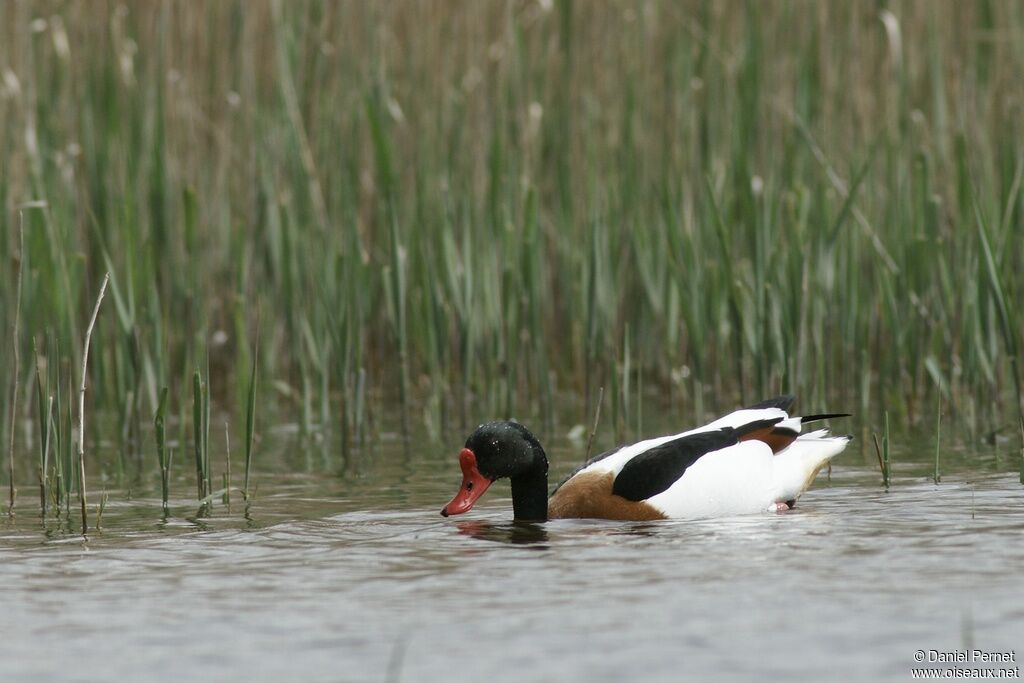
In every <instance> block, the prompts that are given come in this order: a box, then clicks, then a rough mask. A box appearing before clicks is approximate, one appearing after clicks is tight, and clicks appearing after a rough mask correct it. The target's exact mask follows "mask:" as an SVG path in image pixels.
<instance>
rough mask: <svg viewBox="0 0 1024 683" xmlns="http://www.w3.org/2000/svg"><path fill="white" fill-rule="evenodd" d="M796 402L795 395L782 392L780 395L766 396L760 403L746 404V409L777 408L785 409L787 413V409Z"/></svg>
mask: <svg viewBox="0 0 1024 683" xmlns="http://www.w3.org/2000/svg"><path fill="white" fill-rule="evenodd" d="M794 403H796V396H794V395H793V394H782V395H781V396H775V397H773V398H766V399H765V400H763V401H761V402H760V403H755V404H754V405H752V406H747V408H746V409H747V410H758V409H761V408H779V409H781V410H785V411H786V412H787V413H788V412H789V409H790V408H792V407H793V404H794Z"/></svg>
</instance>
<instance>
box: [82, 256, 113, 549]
mask: <svg viewBox="0 0 1024 683" xmlns="http://www.w3.org/2000/svg"><path fill="white" fill-rule="evenodd" d="M109 281H110V273H106V274H105V275H104V276H103V284H102V285H100V294H99V296H97V297H96V306H95V308H93V309H92V318H90V319H89V327H87V328H86V330H85V345H84V346H83V348H82V383H81V385H80V386H79V390H78V501H79V503H81V506H82V535H83V536H85V534H86V532H87V531H88V530H89V519H88V516H87V515H86V511H85V507H86V490H85V377H86V371H87V370H88V369H89V343H90V342H91V341H92V330H93V328H94V327H95V326H96V317H97V316H98V315H99V314H100V304H101V303H103V294H104V293H105V292H106V291H107V282H109Z"/></svg>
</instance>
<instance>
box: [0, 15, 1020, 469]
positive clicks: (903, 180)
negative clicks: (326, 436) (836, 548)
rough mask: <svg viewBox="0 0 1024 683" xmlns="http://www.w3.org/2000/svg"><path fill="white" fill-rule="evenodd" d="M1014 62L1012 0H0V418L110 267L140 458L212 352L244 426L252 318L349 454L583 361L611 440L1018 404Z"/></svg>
mask: <svg viewBox="0 0 1024 683" xmlns="http://www.w3.org/2000/svg"><path fill="white" fill-rule="evenodd" d="M1021 74H1024V4H1021V3H1016V2H995V1H976V2H927V1H923V0H922V1H918V2H811V1H809V0H808V1H802V0H791V1H785V0H779V1H772V2H738V1H737V2H709V1H705V2H668V1H666V2H656V1H639V0H633V1H622V2H612V1H602V2H569V1H555V0H543V1H526V0H523V1H520V2H491V1H482V2H448V1H440V0H438V1H431V2H362V1H351V2H316V1H296V2H263V1H244V2H243V1H241V0H236V1H233V2H227V1H225V2H169V1H168V2H132V3H124V4H120V3H114V2H103V1H90V2H70V3H69V2H46V1H38V2H19V1H12V2H4V3H3V4H2V5H0V76H2V77H0V205H2V207H3V211H2V213H0V258H2V261H0V262H2V263H3V264H4V267H3V270H2V273H0V275H2V285H0V325H2V330H3V339H4V341H3V344H2V345H0V348H3V349H6V350H7V351H6V352H5V354H4V362H3V363H0V384H2V387H3V398H2V399H0V401H2V405H3V406H4V412H3V421H2V423H0V424H2V425H3V426H4V427H5V431H4V434H5V439H4V445H5V450H6V444H7V439H6V435H8V434H9V433H10V432H9V430H10V429H11V425H10V424H9V420H10V417H9V415H10V405H11V403H10V402H11V397H12V391H11V390H12V385H13V382H14V381H15V380H17V381H18V382H19V383H20V392H19V393H20V397H19V406H18V411H17V412H18V415H17V418H16V420H17V422H18V423H19V424H21V421H22V420H23V419H24V420H25V421H26V423H27V424H32V423H33V421H35V422H38V420H39V416H40V415H46V414H47V410H50V409H49V408H46V407H44V406H45V401H39V400H38V398H39V397H38V394H39V393H40V392H41V393H42V394H43V395H44V397H45V396H47V395H54V393H55V392H56V388H57V387H63V388H62V389H61V391H62V392H63V399H62V401H63V402H62V403H61V404H60V405H61V406H63V407H60V406H58V408H59V410H60V411H62V412H61V413H60V415H64V414H70V401H69V400H68V398H69V397H70V396H71V395H72V394H73V393H74V391H75V390H74V389H72V388H71V385H74V387H75V388H77V383H78V379H77V378H78V370H77V364H78V362H79V359H80V356H81V351H82V338H83V336H84V331H85V326H86V324H87V321H88V316H89V314H90V312H91V309H92V305H93V302H94V300H95V297H96V294H97V292H98V289H99V285H100V281H101V280H102V277H103V274H104V272H106V271H110V273H111V277H112V281H111V288H110V291H109V292H108V295H107V296H108V298H107V300H106V301H105V302H104V308H103V310H102V311H101V314H100V321H99V323H98V327H97V331H96V336H95V337H94V339H93V345H92V352H91V357H90V373H89V376H90V381H89V393H88V396H87V401H88V405H89V406H90V408H89V412H90V414H91V415H95V416H97V418H96V420H97V427H96V428H95V431H93V432H92V434H96V435H97V438H99V436H103V435H106V437H105V438H107V439H108V440H110V441H113V442H115V443H120V444H121V446H120V448H121V450H122V451H125V450H127V451H130V452H132V453H138V452H141V451H147V452H148V451H149V450H152V446H151V443H152V442H151V436H148V434H149V430H150V425H151V424H152V420H153V414H154V412H155V411H156V408H157V401H158V396H159V392H160V389H161V388H162V387H164V386H167V387H169V388H170V393H169V397H170V398H169V411H170V412H171V413H172V414H174V415H177V416H180V425H181V429H183V430H184V429H185V424H186V423H187V422H188V420H189V419H190V418H191V414H192V413H191V410H192V376H193V372H194V371H195V370H196V369H197V368H198V369H200V370H201V372H202V373H203V376H204V378H206V379H208V381H209V387H210V389H211V391H212V394H213V403H214V405H215V407H216V409H217V410H223V411H225V412H226V414H227V415H228V417H229V419H230V420H231V421H232V424H233V426H236V427H237V428H239V429H241V423H242V422H244V415H245V410H244V406H245V394H246V391H247V387H248V381H249V372H250V367H251V364H252V362H253V355H254V349H255V347H256V344H257V339H258V343H259V359H260V360H259V376H260V386H261V390H260V393H259V402H258V405H259V407H258V411H259V414H260V416H261V420H262V421H263V423H264V424H275V423H280V422H292V421H294V422H298V423H299V424H300V425H301V427H302V428H303V429H308V430H317V429H336V430H339V431H340V433H341V434H342V435H343V443H345V444H346V447H347V445H348V444H350V443H358V439H361V438H365V435H366V434H367V433H375V432H379V431H380V430H382V429H386V428H392V429H401V428H405V429H408V430H409V431H412V432H416V431H421V430H425V431H426V433H427V434H429V435H432V436H434V437H435V438H443V439H445V441H446V442H447V441H452V439H455V440H456V441H458V440H460V439H461V431H462V429H463V428H464V427H466V426H467V425H471V424H475V423H476V422H478V421H480V420H483V419H485V418H490V417H502V416H512V415H514V416H517V417H519V418H520V419H523V420H524V421H533V422H534V423H535V424H537V425H538V429H539V431H542V432H543V431H545V430H550V429H552V428H554V427H555V426H556V425H571V424H574V423H576V422H589V420H590V419H591V418H590V416H591V415H592V414H593V409H594V405H595V402H596V400H597V396H598V392H599V389H600V388H601V387H603V388H604V391H605V394H604V402H603V404H604V410H605V412H604V414H603V417H602V420H606V421H608V422H607V423H606V424H608V425H609V428H611V426H614V429H615V430H616V433H617V434H621V435H622V436H623V437H627V436H631V435H639V433H640V432H642V431H644V430H645V427H644V423H645V421H646V422H647V424H648V427H647V429H648V430H649V429H650V425H651V424H655V423H656V424H666V423H671V424H676V423H678V424H688V423H690V422H692V421H694V420H696V419H701V418H703V417H704V416H705V415H707V413H709V412H712V411H716V410H719V409H726V408H731V407H732V406H734V405H736V404H738V403H741V402H744V401H746V402H751V401H754V400H757V399H759V398H761V397H763V396H765V395H768V394H772V393H777V392H779V391H791V392H795V393H798V394H800V395H801V397H802V400H801V405H802V406H803V407H804V408H805V410H812V409H813V410H819V409H831V410H843V409H845V410H849V411H851V412H855V413H857V414H858V416H859V420H860V422H859V423H858V424H861V425H862V428H863V429H865V430H866V429H868V428H870V429H878V428H879V425H880V424H881V415H882V412H883V411H888V412H889V413H890V415H891V419H892V420H893V424H894V426H898V427H901V428H914V427H921V428H922V429H928V430H933V429H934V424H935V420H936V415H937V412H938V410H940V409H941V410H942V411H943V413H944V423H943V424H944V425H946V424H951V425H956V432H957V433H958V434H962V435H963V438H966V439H975V440H979V439H982V438H984V437H986V435H988V436H991V434H992V433H993V432H994V431H996V430H1000V429H1003V430H1004V432H1005V433H1008V434H1011V435H1012V434H1014V432H1015V429H1016V427H1015V425H1016V420H1017V415H1018V407H1019V396H1018V395H1017V394H1015V393H1014V380H1015V378H1016V377H1018V376H1019V373H1020V370H1019V369H1018V368H1017V366H1016V354H1017V352H1018V348H1017V347H1018V345H1019V341H1020V337H1021V334H1022V331H1024V326H1022V319H1021V316H1020V315H1019V313H1018V310H1017V303H1016V302H1017V301H1018V300H1019V295H1020V293H1021V291H1022V287H1024V248H1022V246H1021V242H1020V238H1021V236H1022V228H1024V218H1022V210H1024V194H1022V187H1021V186H1022V182H1021V181H1022V175H1024V136H1022V132H1024V131H1022V123H1024V118H1022V105H1024V78H1021ZM32 202H45V207H42V208H40V207H39V206H38V205H31V204H30V203H32ZM26 205H27V206H26ZM22 225H23V226H24V240H25V243H24V250H21V248H20V246H19V227H20V226H22ZM19 265H20V266H21V267H23V273H24V276H23V289H22V300H21V320H20V333H19V338H18V340H17V343H18V344H19V348H20V359H19V365H18V368H17V369H18V376H17V377H15V376H14V372H15V363H14V359H13V353H12V351H13V349H12V337H11V335H12V332H13V327H14V318H15V311H16V309H17V306H16V291H17V288H16V280H17V276H18V272H19ZM33 348H35V352H34V351H33ZM37 367H39V368H42V371H41V374H40V379H39V380H38V387H37V374H36V373H37ZM204 381H206V380H205V379H204ZM939 400H941V406H937V401H939ZM61 419H63V418H61ZM1006 425H1011V426H1010V427H1007V426H1006ZM32 429H35V427H33V428H31V429H30V428H28V427H26V430H25V432H26V434H28V435H29V436H26V437H25V440H26V442H28V441H31V431H32ZM452 434H456V436H455V437H452ZM18 440H19V442H20V441H21V440H22V436H21V430H19V431H18ZM112 450H114V449H113V448H108V449H106V451H104V450H103V449H101V450H100V452H99V455H98V456H97V457H103V453H104V452H108V451H112ZM146 457H147V458H149V457H150V456H146ZM17 467H22V465H17ZM23 467H24V472H23V473H21V474H16V477H18V478H29V477H30V472H32V473H34V469H30V466H29V465H28V464H27V463H25V464H24V465H23ZM33 467H34V466H33ZM19 471H20V470H19Z"/></svg>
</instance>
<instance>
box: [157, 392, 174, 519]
mask: <svg viewBox="0 0 1024 683" xmlns="http://www.w3.org/2000/svg"><path fill="white" fill-rule="evenodd" d="M167 391H168V390H167V387H163V388H162V389H160V404H159V405H158V406H157V409H156V415H155V416H154V418H153V431H154V433H155V434H156V456H157V462H158V464H159V466H160V499H161V501H162V504H163V510H164V513H165V514H166V513H167V512H168V510H169V507H170V506H169V502H168V499H169V498H170V491H171V485H170V477H171V455H170V452H169V451H168V449H167V430H166V423H165V416H166V415H167Z"/></svg>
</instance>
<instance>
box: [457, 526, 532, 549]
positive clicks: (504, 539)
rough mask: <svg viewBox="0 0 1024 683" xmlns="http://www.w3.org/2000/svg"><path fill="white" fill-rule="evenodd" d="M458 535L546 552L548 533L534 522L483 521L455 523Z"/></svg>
mask: <svg viewBox="0 0 1024 683" xmlns="http://www.w3.org/2000/svg"><path fill="white" fill-rule="evenodd" d="M455 526H456V527H457V528H458V530H459V533H460V534H463V535H464V536H472V537H473V538H478V539H480V540H482V541H494V542H496V543H508V544H511V545H533V546H537V550H547V549H548V546H547V542H548V532H547V529H545V528H544V525H543V524H538V523H536V522H517V521H514V522H509V523H507V524H492V523H491V522H484V521H477V520H474V521H464V522H456V523H455Z"/></svg>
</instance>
